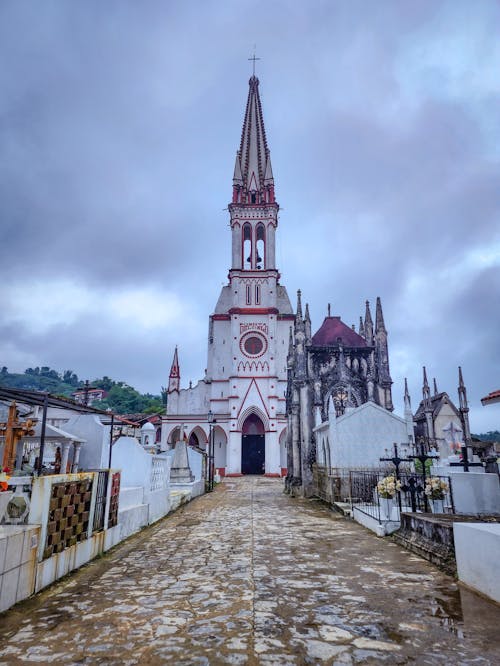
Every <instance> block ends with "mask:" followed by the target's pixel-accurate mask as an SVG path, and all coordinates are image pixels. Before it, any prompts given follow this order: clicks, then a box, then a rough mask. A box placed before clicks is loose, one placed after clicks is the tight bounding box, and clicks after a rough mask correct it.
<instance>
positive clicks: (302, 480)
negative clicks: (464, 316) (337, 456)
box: [286, 292, 406, 496]
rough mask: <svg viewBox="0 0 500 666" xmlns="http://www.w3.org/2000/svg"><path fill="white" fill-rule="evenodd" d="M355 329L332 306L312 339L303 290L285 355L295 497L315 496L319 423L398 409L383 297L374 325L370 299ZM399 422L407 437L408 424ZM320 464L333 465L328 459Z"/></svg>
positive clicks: (290, 487)
mask: <svg viewBox="0 0 500 666" xmlns="http://www.w3.org/2000/svg"><path fill="white" fill-rule="evenodd" d="M354 329H355V327H354V325H353V326H351V327H349V326H347V325H346V324H345V323H344V322H343V321H342V320H341V318H340V317H339V316H332V315H331V313H330V306H328V316H327V317H325V319H324V321H323V323H322V325H321V326H320V328H319V329H318V331H317V332H316V333H315V334H314V335H312V332H311V319H310V316H309V308H308V306H307V305H306V308H305V313H304V315H303V314H302V303H301V294H300V292H299V294H298V302H297V314H296V319H295V324H294V330H293V335H292V334H291V335H290V345H289V353H288V357H287V369H288V384H287V406H286V410H287V421H288V428H287V470H288V472H287V477H286V489H287V490H288V492H290V493H292V494H299V495H306V496H308V495H311V494H313V492H314V480H313V464H314V463H315V462H316V460H317V459H318V446H317V445H318V442H317V438H318V433H319V432H320V431H321V424H325V423H326V422H328V421H332V415H333V419H335V417H343V416H344V414H346V415H347V414H349V412H350V411H355V410H356V409H357V408H360V407H361V406H362V405H365V404H366V403H372V404H373V405H375V406H378V408H379V409H381V410H382V414H383V412H384V411H385V412H386V413H387V414H389V413H390V412H392V411H393V409H394V408H393V403H392V379H391V375H390V369H389V350H388V344H387V330H386V328H385V323H384V316H383V312H382V303H381V301H380V298H377V303H376V311H375V325H374V324H373V319H372V315H371V310H370V304H369V302H368V301H366V309H365V316H364V318H363V317H360V323H359V329H358V331H357V332H356V331H355V330H354ZM393 420H394V419H392V420H391V419H386V422H387V421H390V422H391V423H392V421H393ZM396 420H397V419H396ZM399 420H400V421H401V424H400V426H401V428H402V432H403V433H404V432H405V429H406V426H405V421H404V420H403V419H399ZM384 427H385V429H386V430H387V426H384ZM329 459H331V457H330V456H329ZM319 462H320V463H321V464H323V465H325V464H326V465H327V466H330V464H328V463H327V462H326V456H325V459H324V460H320V461H319Z"/></svg>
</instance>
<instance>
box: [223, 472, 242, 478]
mask: <svg viewBox="0 0 500 666" xmlns="http://www.w3.org/2000/svg"><path fill="white" fill-rule="evenodd" d="M233 476H243V474H241V473H240V474H237V473H236V472H235V473H234V474H226V479H230V478H231V477H233Z"/></svg>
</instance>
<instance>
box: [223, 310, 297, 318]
mask: <svg viewBox="0 0 500 666" xmlns="http://www.w3.org/2000/svg"><path fill="white" fill-rule="evenodd" d="M229 314H230V315H235V314H243V315H244V314H249V315H256V314H279V310H278V308H231V309H230V310H229ZM293 319H295V317H293Z"/></svg>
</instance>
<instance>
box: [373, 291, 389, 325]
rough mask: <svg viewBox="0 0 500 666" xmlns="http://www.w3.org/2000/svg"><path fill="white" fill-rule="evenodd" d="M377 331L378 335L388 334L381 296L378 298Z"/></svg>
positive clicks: (376, 312)
mask: <svg viewBox="0 0 500 666" xmlns="http://www.w3.org/2000/svg"><path fill="white" fill-rule="evenodd" d="M375 331H376V332H377V333H380V332H383V333H386V330H385V324H384V315H383V313H382V303H381V301H380V296H377V306H376V311H375Z"/></svg>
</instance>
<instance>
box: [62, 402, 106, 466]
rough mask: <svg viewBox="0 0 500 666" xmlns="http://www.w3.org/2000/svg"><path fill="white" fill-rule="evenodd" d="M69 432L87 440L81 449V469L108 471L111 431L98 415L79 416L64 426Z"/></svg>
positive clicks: (79, 464)
mask: <svg viewBox="0 0 500 666" xmlns="http://www.w3.org/2000/svg"><path fill="white" fill-rule="evenodd" d="M64 429H65V430H67V431H68V432H70V433H72V434H74V435H76V436H77V437H80V438H81V439H84V440H86V441H85V443H84V444H82V447H81V449H80V461H79V463H78V467H79V469H82V470H85V469H107V468H108V466H109V430H110V426H107V425H106V426H105V425H103V424H102V423H101V420H100V419H99V417H98V416H97V414H77V415H76V416H73V417H72V418H70V419H69V420H68V421H67V422H66V424H65V425H64Z"/></svg>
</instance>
